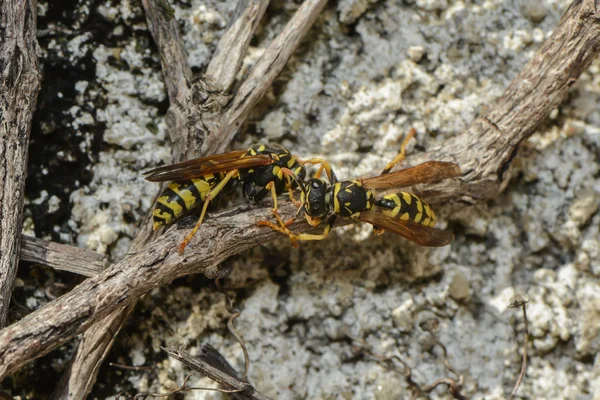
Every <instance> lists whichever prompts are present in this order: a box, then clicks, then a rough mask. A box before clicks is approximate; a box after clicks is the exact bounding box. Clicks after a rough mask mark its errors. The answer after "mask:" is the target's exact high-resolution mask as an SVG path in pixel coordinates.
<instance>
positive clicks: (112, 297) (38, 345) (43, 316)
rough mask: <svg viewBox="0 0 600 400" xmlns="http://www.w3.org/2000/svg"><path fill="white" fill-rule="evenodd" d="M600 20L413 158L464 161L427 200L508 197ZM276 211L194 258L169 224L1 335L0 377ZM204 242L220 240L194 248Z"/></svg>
mask: <svg viewBox="0 0 600 400" xmlns="http://www.w3.org/2000/svg"><path fill="white" fill-rule="evenodd" d="M598 17H599V15H598V12H597V8H596V6H595V4H594V2H593V1H591V0H586V1H577V2H575V3H574V4H573V5H572V6H571V7H570V8H569V9H568V10H567V12H566V13H565V15H564V16H563V18H562V19H561V21H560V23H559V25H558V26H557V27H556V29H555V30H554V33H553V34H552V36H551V37H550V38H548V39H547V41H546V42H545V43H544V45H543V46H542V48H540V49H539V50H538V52H537V53H536V54H535V56H534V57H533V59H532V60H531V61H530V62H529V63H528V64H527V65H526V66H525V67H524V69H523V71H522V72H521V73H520V74H519V75H518V76H517V77H516V78H515V80H514V81H513V82H512V83H511V84H510V86H509V87H508V88H507V89H506V91H505V93H504V95H503V96H502V97H501V98H500V99H499V100H498V102H497V104H496V105H494V107H492V109H491V111H490V112H489V113H487V115H486V116H485V117H480V118H478V119H477V120H476V121H475V122H474V123H473V124H472V126H471V127H470V128H469V129H468V130H467V131H466V132H465V133H463V134H461V135H459V136H457V137H456V138H454V139H452V140H450V141H448V143H446V144H445V146H444V147H443V148H441V147H440V148H437V149H434V150H433V151H432V152H430V153H428V154H425V155H423V156H420V157H413V158H411V160H410V162H411V163H415V162H418V161H421V160H423V159H438V160H440V159H441V160H450V161H455V162H458V164H459V165H460V166H461V167H462V169H463V172H464V175H463V176H462V177H461V178H460V179H458V180H453V181H447V182H444V183H441V184H432V185H426V186H425V185H423V186H422V187H420V188H417V189H419V190H420V192H421V193H423V194H424V195H425V197H426V199H427V200H429V201H432V202H435V201H447V200H454V201H466V202H476V201H478V200H482V199H488V198H492V197H494V196H495V195H496V194H497V193H498V191H499V190H500V189H501V188H502V184H503V182H504V181H505V180H506V179H507V173H506V171H507V169H508V168H509V167H510V163H511V160H512V158H513V157H514V155H515V154H516V152H517V150H518V147H519V145H520V143H522V141H523V140H525V139H526V138H527V137H528V136H530V135H531V134H532V133H533V131H534V129H535V128H536V126H537V125H538V124H539V123H540V122H542V121H543V120H544V119H545V118H546V116H547V115H548V114H549V113H550V111H551V110H552V109H553V108H554V107H556V106H557V105H558V104H559V103H560V101H561V100H562V99H563V98H564V97H565V95H566V94H567V90H568V88H569V87H570V86H571V85H572V84H573V82H574V81H575V79H576V78H577V77H578V76H579V74H581V72H582V71H583V70H585V68H587V66H589V64H590V63H591V62H592V60H593V59H594V58H595V57H596V55H597V53H598V51H599V50H600V29H599V26H598V21H599V19H598ZM432 196H434V197H432ZM294 211H295V209H294V207H292V206H291V205H290V204H289V201H282V202H281V213H282V215H283V216H284V217H289V216H291V215H292V214H293V212H294ZM268 215H269V209H268V208H253V207H250V206H243V207H238V208H235V209H232V210H228V211H225V212H221V213H220V214H218V215H214V216H211V218H210V219H209V220H207V221H206V223H205V225H204V226H203V228H202V229H201V230H200V231H199V233H198V234H197V235H196V237H195V239H194V240H193V241H192V243H191V245H190V246H188V248H187V249H186V253H185V255H184V256H179V255H178V254H177V252H176V246H177V245H178V243H180V241H181V240H182V239H183V237H185V235H186V234H187V233H188V232H189V230H188V229H183V230H177V229H176V228H171V229H169V230H168V231H167V232H166V233H165V234H164V235H163V236H161V237H160V238H159V239H158V240H156V241H155V242H154V243H152V244H151V245H150V246H148V247H146V248H145V249H143V250H141V251H139V252H137V253H135V254H132V255H131V256H129V257H127V258H126V259H125V260H123V261H121V262H120V263H118V264H115V265H113V266H112V267H110V268H109V269H107V270H105V271H104V272H103V273H101V274H100V275H98V276H97V277H94V278H90V279H88V280H86V281H85V282H83V283H82V284H81V285H79V286H78V287H77V288H75V289H74V290H73V291H71V292H70V293H68V294H66V295H64V296H62V297H61V298H59V299H57V300H55V301H53V302H52V303H49V304H47V305H46V306H45V307H44V308H42V309H40V310H37V311H36V312H34V313H32V314H30V315H29V316H27V317H25V318H23V319H22V320H21V321H19V322H17V323H16V324H14V325H12V326H10V327H8V328H6V329H4V330H3V331H1V332H0V377H5V376H7V375H8V374H10V373H12V372H14V371H16V370H17V369H18V368H20V367H21V366H22V365H24V364H25V363H27V362H29V361H31V360H32V359H34V358H37V357H39V356H41V355H43V354H45V353H47V352H48V351H50V350H51V349H52V348H55V347H56V346H58V345H59V344H61V343H64V342H65V341H66V340H68V339H69V338H71V337H72V336H74V335H75V334H77V333H80V332H84V331H85V330H86V329H88V328H89V327H90V326H91V325H92V324H93V323H94V322H96V321H99V320H100V319H102V318H104V317H106V316H107V315H108V314H109V313H111V312H113V311H114V310H117V309H120V308H122V307H124V306H127V305H128V304H131V303H132V302H133V301H135V299H137V298H139V297H140V296H141V295H142V294H144V293H146V292H147V291H149V290H151V289H152V288H153V287H155V286H156V285H159V284H163V283H166V282H169V281H170V280H172V279H174V278H176V277H179V276H182V275H185V274H188V273H194V272H202V273H204V274H206V275H207V276H218V275H219V273H220V272H221V271H220V270H219V268H218V264H219V263H220V262H221V261H223V260H224V259H225V258H227V257H229V256H231V255H234V254H237V253H239V252H241V251H244V250H246V249H248V248H250V247H252V246H255V245H258V244H261V243H264V242H266V241H268V240H271V239H272V238H274V237H275V234H274V233H273V232H271V231H270V230H268V229H262V228H258V227H257V226H256V221H257V220H259V219H264V218H266V217H268ZM298 226H300V224H298ZM302 226H305V225H302ZM295 228H296V227H294V229H295ZM201 242H203V243H210V244H209V245H205V246H194V244H195V243H201Z"/></svg>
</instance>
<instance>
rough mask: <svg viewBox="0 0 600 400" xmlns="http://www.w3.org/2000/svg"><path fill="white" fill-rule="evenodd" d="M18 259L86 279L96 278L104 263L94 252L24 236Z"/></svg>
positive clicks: (101, 257) (100, 255)
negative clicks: (82, 276)
mask: <svg viewBox="0 0 600 400" xmlns="http://www.w3.org/2000/svg"><path fill="white" fill-rule="evenodd" d="M20 258H21V260H23V261H29V262H34V263H37V264H41V265H46V266H48V267H52V268H54V269H58V270H61V271H68V272H72V273H74V274H79V275H84V276H87V277H90V276H96V275H98V274H99V273H100V272H102V270H103V269H104V265H105V261H106V260H105V258H104V256H103V255H102V254H98V253H96V252H95V251H90V250H85V249H81V248H79V247H75V246H69V245H66V244H60V243H55V242H48V241H46V240H42V239H37V238H34V237H31V236H26V235H22V236H21V254H20Z"/></svg>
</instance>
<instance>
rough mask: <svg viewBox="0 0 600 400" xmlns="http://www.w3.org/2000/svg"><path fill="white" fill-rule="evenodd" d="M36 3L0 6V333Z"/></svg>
mask: <svg viewBox="0 0 600 400" xmlns="http://www.w3.org/2000/svg"><path fill="white" fill-rule="evenodd" d="M36 7H37V6H36V1H35V0H4V1H2V2H1V3H0V26H1V27H2V29H0V328H3V327H4V326H5V325H6V324H7V320H8V309H9V307H10V297H11V294H12V289H13V284H14V280H15V277H16V275H17V265H18V261H19V248H20V241H21V227H22V224H23V199H24V192H25V176H27V151H28V145H29V132H30V131H31V120H32V118H33V112H34V111H35V106H36V101H37V95H38V92H39V90H40V86H41V73H40V67H39V64H38V49H39V46H38V42H37V38H36V15H37V8H36Z"/></svg>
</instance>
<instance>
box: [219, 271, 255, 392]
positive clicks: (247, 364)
mask: <svg viewBox="0 0 600 400" xmlns="http://www.w3.org/2000/svg"><path fill="white" fill-rule="evenodd" d="M215 285H216V286H217V289H218V290H219V291H220V292H221V293H223V295H225V307H226V308H227V312H229V313H230V314H231V316H230V317H229V320H228V321H227V329H229V333H231V334H232V335H233V337H235V339H236V340H237V341H238V343H239V344H240V347H241V348H242V351H243V353H244V372H243V373H242V379H244V380H247V379H248V369H249V368H250V357H249V356H248V349H246V344H245V343H244V340H243V339H242V337H241V336H240V334H239V333H238V331H237V330H236V329H235V326H234V325H233V322H234V321H235V320H236V319H237V318H238V317H239V316H240V315H242V314H241V313H240V312H239V311H237V310H234V308H233V299H231V298H230V297H229V295H228V294H227V292H226V291H225V289H224V288H223V287H222V286H221V280H220V279H218V278H217V279H215Z"/></svg>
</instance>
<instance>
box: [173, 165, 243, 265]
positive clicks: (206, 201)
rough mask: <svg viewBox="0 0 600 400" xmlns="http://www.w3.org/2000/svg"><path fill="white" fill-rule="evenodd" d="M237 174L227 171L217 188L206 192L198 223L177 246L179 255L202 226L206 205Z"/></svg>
mask: <svg viewBox="0 0 600 400" xmlns="http://www.w3.org/2000/svg"><path fill="white" fill-rule="evenodd" d="M237 174H238V170H237V169H234V170H233V171H229V172H228V173H227V175H225V177H224V178H223V180H222V181H221V182H219V184H218V185H217V186H215V187H214V188H213V189H212V190H211V191H210V192H208V194H207V195H206V198H205V199H204V205H203V206H202V212H201V213H200V218H198V222H196V225H195V226H194V229H192V231H191V232H190V233H189V235H187V237H186V238H185V239H184V240H183V242H181V244H180V245H179V249H178V252H179V254H183V251H184V250H185V247H186V246H187V245H188V243H189V242H190V240H192V238H193V237H194V235H195V234H196V232H198V229H199V228H200V225H202V221H204V217H205V215H206V210H207V209H208V205H209V204H210V201H211V200H212V199H214V198H215V197H217V195H218V194H219V192H221V190H223V188H224V187H225V185H227V183H229V181H230V180H231V178H233V177H234V176H236V175H237Z"/></svg>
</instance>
